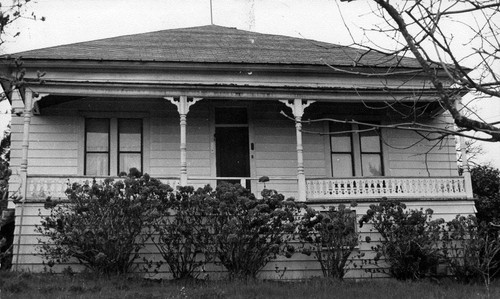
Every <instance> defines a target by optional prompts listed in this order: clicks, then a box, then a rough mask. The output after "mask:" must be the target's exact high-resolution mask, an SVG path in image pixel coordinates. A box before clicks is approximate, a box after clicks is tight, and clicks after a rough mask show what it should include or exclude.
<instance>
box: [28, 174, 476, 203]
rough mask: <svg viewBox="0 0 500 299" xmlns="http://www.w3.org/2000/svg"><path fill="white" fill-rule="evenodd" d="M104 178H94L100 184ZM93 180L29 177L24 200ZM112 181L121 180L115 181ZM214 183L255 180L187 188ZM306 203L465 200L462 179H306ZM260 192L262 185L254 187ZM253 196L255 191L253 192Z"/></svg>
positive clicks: (202, 180)
mask: <svg viewBox="0 0 500 299" xmlns="http://www.w3.org/2000/svg"><path fill="white" fill-rule="evenodd" d="M105 178H106V177H96V178H95V179H96V180H97V181H99V182H102V181H103V180H104V179H105ZM92 179H93V178H91V177H88V176H87V177H85V176H43V175H39V176H38V175H37V176H28V183H27V184H28V186H27V187H28V188H27V193H26V198H27V199H28V200H37V201H38V200H45V199H46V198H47V197H49V196H50V197H51V198H53V199H58V198H61V199H65V198H66V195H65V191H66V189H67V188H68V183H69V184H72V183H74V182H79V183H84V182H85V181H89V182H90V181H91V180H92ZM114 179H120V178H118V177H115V178H114ZM159 179H160V181H162V182H163V183H165V184H168V185H170V186H171V187H172V188H175V187H177V186H178V185H179V178H175V177H167V178H159ZM217 180H239V181H240V183H241V184H242V185H243V186H245V185H246V183H247V181H258V178H222V177H220V178H219V177H190V178H188V184H189V185H193V186H195V187H202V186H204V185H205V184H211V185H215V184H216V181H217ZM296 180H297V178H296V177H295V178H294V177H279V178H278V177H275V178H274V177H271V178H270V182H268V183H267V185H268V188H273V187H274V186H273V184H274V183H278V182H280V181H281V182H286V181H288V182H290V181H295V182H296ZM306 186H307V200H332V199H350V198H352V199H370V198H381V197H392V198H466V197H467V194H466V192H465V181H464V178H463V177H431V178H418V177H392V178H391V177H376V178H342V179H336V178H327V179H312V178H311V179H307V180H306ZM257 187H258V188H260V189H258V190H259V191H260V190H261V188H263V185H258V186H257ZM253 191H254V193H255V191H257V190H253Z"/></svg>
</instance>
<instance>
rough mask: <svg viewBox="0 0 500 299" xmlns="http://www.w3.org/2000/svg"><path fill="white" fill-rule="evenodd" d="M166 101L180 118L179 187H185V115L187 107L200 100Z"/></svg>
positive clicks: (168, 98)
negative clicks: (173, 106) (172, 106)
mask: <svg viewBox="0 0 500 299" xmlns="http://www.w3.org/2000/svg"><path fill="white" fill-rule="evenodd" d="M164 98H165V99H166V100H168V101H170V103H172V104H174V105H175V106H177V111H178V112H179V116H180V127H181V132H180V133H181V142H180V150H181V174H180V185H181V186H186V185H187V159H186V151H187V145H186V125H187V114H188V113H189V107H191V106H192V105H194V104H195V103H196V102H198V101H200V100H202V98H192V100H191V101H189V100H188V98H187V96H180V97H179V98H178V99H174V98H173V97H164Z"/></svg>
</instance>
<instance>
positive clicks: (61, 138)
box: [0, 25, 474, 278]
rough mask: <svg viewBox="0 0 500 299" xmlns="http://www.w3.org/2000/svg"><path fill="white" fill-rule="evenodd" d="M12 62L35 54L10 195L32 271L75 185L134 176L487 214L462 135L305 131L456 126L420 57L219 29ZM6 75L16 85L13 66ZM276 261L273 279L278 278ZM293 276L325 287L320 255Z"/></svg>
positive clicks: (19, 251)
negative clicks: (45, 214)
mask: <svg viewBox="0 0 500 299" xmlns="http://www.w3.org/2000/svg"><path fill="white" fill-rule="evenodd" d="M13 56H14V57H16V56H21V57H22V61H23V63H24V64H23V68H25V69H26V75H25V79H26V81H27V83H26V85H25V87H24V88H23V89H22V90H21V91H16V92H13V93H12V94H10V100H11V103H12V106H13V109H14V110H15V112H16V113H15V114H13V118H12V135H11V136H12V149H11V166H12V170H13V173H14V175H13V176H12V178H11V181H10V184H11V187H10V190H11V192H19V193H20V194H21V195H22V196H23V199H22V201H21V202H19V203H17V204H15V203H13V202H11V203H10V206H11V207H12V208H15V209H16V232H15V234H16V236H15V241H14V254H15V256H14V261H13V262H14V264H15V266H17V267H18V268H20V269H31V270H34V271H39V270H41V269H42V266H41V259H40V257H39V256H35V255H34V246H35V245H36V244H37V241H36V234H35V233H34V225H35V224H36V223H38V222H39V217H38V210H39V209H42V211H43V202H44V201H45V199H46V197H47V196H51V197H52V198H64V190H65V188H66V183H67V182H68V180H69V181H72V182H73V181H83V180H89V179H92V178H94V177H103V176H116V175H118V173H119V172H121V171H126V170H128V169H129V168H130V167H136V168H138V169H140V170H141V171H142V172H145V173H149V174H150V175H151V176H153V177H157V178H160V179H162V180H163V181H165V182H168V183H170V184H171V185H173V186H176V185H178V184H180V185H186V184H189V185H195V186H201V185H204V184H211V185H216V184H217V181H220V180H231V181H236V182H241V183H242V184H243V185H245V186H247V187H248V188H251V190H252V191H253V192H255V193H256V194H257V193H259V192H260V190H261V189H262V188H263V184H262V183H260V182H259V181H258V180H259V177H261V176H268V177H269V178H270V181H269V182H267V183H266V186H267V188H272V189H276V190H277V191H279V192H281V193H283V194H285V195H286V196H293V197H295V198H296V200H299V201H305V202H307V203H308V204H311V205H313V206H316V207H319V206H321V205H329V204H337V203H339V202H345V201H351V200H356V201H357V202H358V203H359V206H358V207H357V213H358V214H359V215H361V214H363V213H364V212H365V211H366V209H367V207H368V205H369V204H370V203H372V202H374V201H377V200H378V199H380V198H381V197H384V196H385V197H388V198H398V199H402V200H404V201H406V202H407V203H408V205H409V206H411V207H430V208H432V209H434V210H435V212H436V215H437V217H444V218H447V219H450V218H452V217H454V216H455V215H456V214H458V213H460V214H470V213H473V212H474V203H473V201H472V200H471V194H472V193H471V189H470V188H471V186H470V181H468V180H466V178H467V177H461V176H458V173H457V163H456V154H455V140H454V138H452V137H447V138H444V139H443V140H442V141H441V142H439V143H436V142H435V141H432V142H431V141H427V140H425V139H423V138H422V137H421V136H420V135H419V134H417V133H415V132H413V131H404V130H396V129H393V128H387V127H386V128H382V129H379V130H369V131H365V130H363V129H364V127H363V125H362V124H349V125H347V124H342V123H332V122H328V121H326V120H325V121H319V122H313V123H307V122H306V123H301V122H300V121H301V120H303V121H305V120H309V119H311V120H317V119H324V118H333V119H338V120H351V119H355V120H357V121H359V122H363V123H372V124H380V125H391V124H395V123H401V122H411V121H418V122H420V123H424V124H428V125H435V126H447V125H449V123H450V121H449V116H447V114H446V113H443V110H442V109H441V106H440V105H439V102H438V100H437V97H436V95H435V92H434V90H433V89H432V88H431V86H430V84H428V82H426V81H425V79H424V77H423V76H422V74H421V73H420V72H419V69H420V68H419V65H418V64H417V62H416V61H415V60H413V59H408V58H401V57H394V56H384V55H382V54H379V53H375V52H368V53H365V52H363V51H361V50H358V49H354V48H349V47H344V46H338V45H333V44H327V43H323V42H317V41H313V40H306V39H299V38H291V37H286V36H277V35H269V34H260V33H254V32H248V31H242V30H238V29H235V28H227V27H221V26H215V25H209V26H202V27H194V28H186V29H173V30H164V31H158V32H151V33H144V34H136V35H128V36H121V37H116V38H108V39H102V40H96V41H90V42H82V43H77V44H70V45H63V46H56V47H52V48H46V49H39V50H33V51H27V52H23V53H18V54H15V55H13ZM0 67H1V71H2V72H3V73H9V74H12V73H15V72H16V69H15V67H14V66H13V63H12V59H11V58H10V59H3V61H2V64H1V66H0ZM436 71H437V72H438V73H440V72H441V70H440V69H439V68H437V69H436ZM40 72H44V73H45V75H44V76H43V81H44V82H43V83H40V81H39V80H38V75H37V74H39V73H40ZM362 73H370V74H378V75H380V76H374V75H371V76H367V75H363V74H362ZM443 78H445V75H444V74H443ZM3 83H4V84H7V83H6V82H3ZM7 87H8V86H4V88H7ZM282 111H283V112H284V113H285V114H287V115H289V116H290V117H291V118H295V121H294V120H293V119H290V118H287V117H285V116H284V115H282V113H281V112H282ZM396 111H399V112H403V113H399V112H396ZM415 111H417V112H415ZM353 129H354V130H355V132H354V133H343V134H333V135H330V134H329V133H334V132H337V133H338V132H343V131H351V130H353ZM368 248H369V245H364V244H360V250H365V249H368ZM276 263H278V262H276ZM276 263H271V264H270V266H269V269H268V271H267V272H266V271H264V272H263V276H264V277H270V278H272V277H273V275H275V273H274V269H275V267H276V265H277V264H276ZM281 263H285V265H287V269H288V271H287V273H286V276H287V277H288V278H301V277H308V276H311V275H320V272H319V266H318V265H317V264H315V263H314V262H312V261H311V259H310V258H307V257H305V256H303V257H300V256H297V257H294V258H293V259H292V260H287V261H285V262H281ZM280 265H281V264H280ZM280 267H283V265H281V266H280Z"/></svg>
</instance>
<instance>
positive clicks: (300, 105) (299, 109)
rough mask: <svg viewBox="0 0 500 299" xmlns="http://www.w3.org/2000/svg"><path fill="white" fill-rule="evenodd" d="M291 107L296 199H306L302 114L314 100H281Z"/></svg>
mask: <svg viewBox="0 0 500 299" xmlns="http://www.w3.org/2000/svg"><path fill="white" fill-rule="evenodd" d="M280 102H282V103H284V104H285V105H287V106H288V107H290V108H291V109H292V113H293V116H294V118H295V132H296V135H297V183H298V185H297V191H298V201H306V198H307V196H306V175H305V173H304V155H303V152H304V147H303V146H302V123H301V121H302V115H304V110H305V109H306V108H307V107H309V105H311V104H312V103H314V102H315V101H311V100H307V101H305V102H303V101H302V100H301V99H295V100H293V103H292V102H291V101H287V100H281V101H280Z"/></svg>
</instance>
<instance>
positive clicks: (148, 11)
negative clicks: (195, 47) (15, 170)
mask: <svg viewBox="0 0 500 299" xmlns="http://www.w3.org/2000/svg"><path fill="white" fill-rule="evenodd" d="M1 1H2V2H8V1H10V0H1ZM28 8H29V13H31V12H32V11H33V12H34V13H35V15H36V16H37V18H38V19H40V18H41V17H42V16H43V17H45V19H46V20H45V21H43V22H42V21H40V20H38V21H33V20H29V19H20V20H17V21H16V23H15V26H13V27H11V28H10V31H9V32H8V35H6V36H5V37H6V42H5V43H4V44H3V45H2V46H1V48H0V53H16V52H20V51H25V50H30V49H37V48H45V47H50V46H56V45H61V44H69V43H75V42H82V41H89V40H95V39H101V38H107V37H114V36H120V35H127V34H135V33H143V32H150V31H157V30H164V29H172V28H183V27H194V26H203V25H209V24H210V23H211V10H210V0H182V1H179V0H140V1H137V0H35V1H32V2H30V4H29V7H28ZM370 12H371V6H370V5H369V1H367V0H359V1H353V2H340V1H338V0H337V1H334V0H307V1H304V0H212V16H213V23H214V24H215V25H220V26H227V27H236V28H238V29H243V30H250V31H256V32H260V33H269V34H278V35H287V36H293V37H302V38H307V39H314V40H318V41H324V42H329V43H334V44H342V45H349V44H350V43H351V42H352V40H351V38H350V36H351V35H354V36H355V37H356V39H359V38H361V31H360V30H359V29H358V28H359V27H360V26H362V27H366V26H371V25H374V24H378V23H380V21H379V20H376V19H374V18H373V17H372V14H371V13H370ZM343 20H344V21H345V22H346V23H347V24H348V25H349V26H350V30H351V31H348V30H347V29H346V28H345V26H344V23H343V22H342V21H343ZM499 21H500V20H499ZM18 31H19V32H21V34H20V35H19V36H17V37H15V38H14V37H13V35H14V34H15V33H16V32H18ZM480 102H481V104H479V103H480ZM477 103H478V104H476V106H477V109H478V113H480V114H482V115H483V116H484V117H485V119H486V120H487V121H500V102H499V101H498V100H496V101H493V100H481V101H477ZM6 109H8V108H6V107H5V105H4V106H3V107H2V106H0V111H2V112H4V111H5V110H6ZM0 115H1V117H2V119H3V122H4V123H5V120H6V114H4V113H2V114H0ZM1 121H2V120H0V122H1ZM483 148H484V150H485V151H486V155H484V156H482V157H481V158H479V159H478V161H479V162H481V163H488V162H492V165H493V166H495V167H497V168H500V143H496V144H491V143H483Z"/></svg>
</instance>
